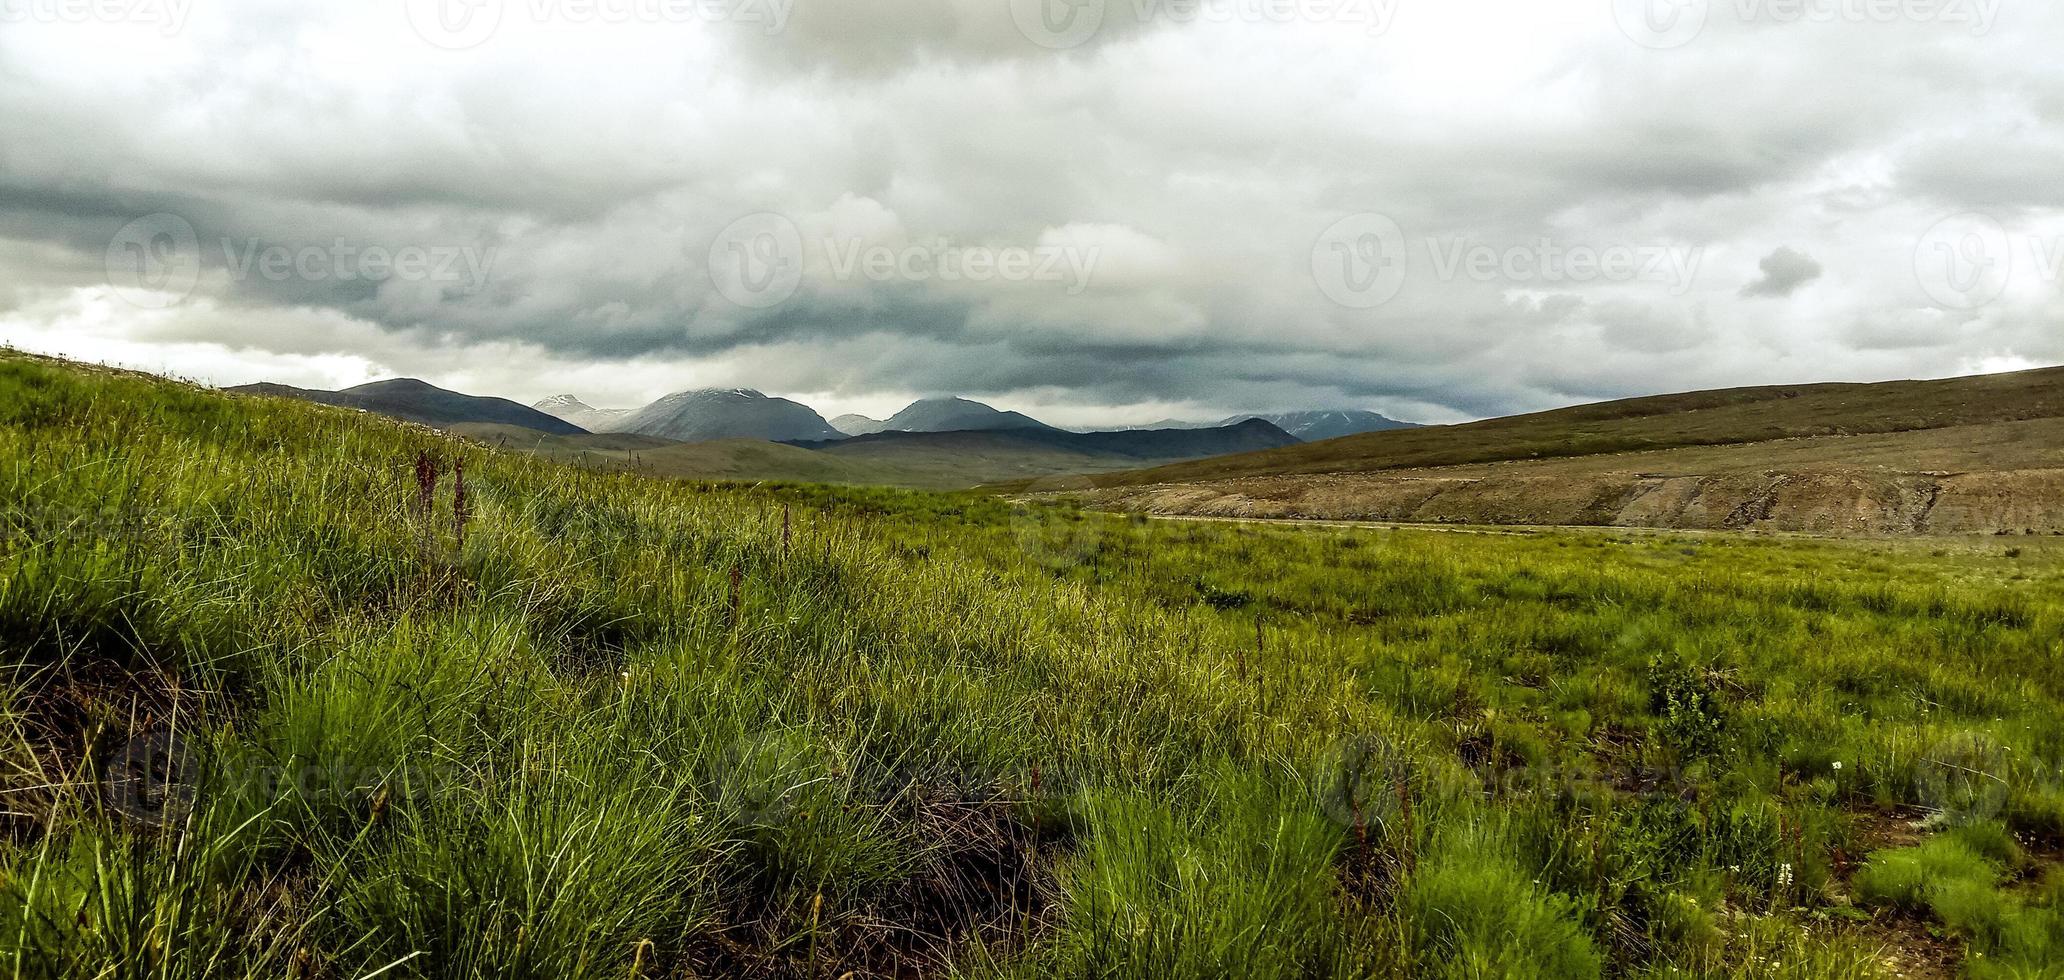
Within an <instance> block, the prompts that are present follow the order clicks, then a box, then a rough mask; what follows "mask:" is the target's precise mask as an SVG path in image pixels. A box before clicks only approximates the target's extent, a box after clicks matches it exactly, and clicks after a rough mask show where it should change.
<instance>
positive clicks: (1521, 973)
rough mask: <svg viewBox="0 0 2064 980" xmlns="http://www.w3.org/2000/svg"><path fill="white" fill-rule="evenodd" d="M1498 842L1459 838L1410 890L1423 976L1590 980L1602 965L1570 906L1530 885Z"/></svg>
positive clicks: (1439, 853)
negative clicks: (1423, 971)
mask: <svg viewBox="0 0 2064 980" xmlns="http://www.w3.org/2000/svg"><path fill="white" fill-rule="evenodd" d="M1503 850H1504V849H1503V848H1502V847H1501V846H1500V845H1499V844H1498V842H1496V841H1493V840H1488V839H1486V837H1485V835H1483V834H1481V833H1473V832H1461V833H1454V834H1452V835H1451V836H1450V838H1449V839H1448V840H1446V841H1444V842H1443V843H1442V844H1441V845H1440V846H1439V847H1438V848H1436V849H1435V851H1434V853H1433V854H1431V855H1430V856H1429V857H1428V859H1427V860H1426V861H1425V862H1424V863H1423V864H1422V865H1421V866H1420V869H1419V873H1418V875H1417V876H1416V877H1414V878H1413V880H1412V883H1411V886H1410V888H1409V889H1408V890H1407V892H1406V896H1405V902H1406V907H1407V910H1408V914H1409V915H1410V917H1411V922H1412V927H1413V931H1414V936H1415V946H1416V948H1417V951H1418V955H1419V961H1420V963H1421V964H1422V966H1423V969H1424V970H1425V974H1424V975H1428V976H1434V977H1441V978H1448V980H1493V978H1509V980H1590V978H1596V977H1598V976H1599V975H1600V972H1601V970H1602V965H1601V962H1600V960H1599V956H1598V953H1597V951H1596V950H1595V949H1593V948H1592V945H1591V940H1590V939H1589V938H1588V937H1587V936H1586V935H1585V934H1584V931H1583V929H1582V927H1581V925H1580V924H1579V921H1578V919H1577V917H1576V914H1575V909H1574V907H1573V905H1572V904H1571V903H1570V902H1569V901H1568V900H1567V899H1563V898H1560V897H1557V896H1555V895H1552V894H1549V893H1548V892H1546V891H1544V890H1543V889H1542V888H1541V887H1540V886H1539V885H1538V884H1535V883H1533V882H1531V881H1529V880H1528V878H1527V877H1526V876H1525V875H1524V874H1522V873H1521V872H1520V870H1519V869H1518V867H1516V866H1515V865H1514V864H1513V863H1512V861H1511V859H1510V858H1509V857H1507V856H1505V855H1504V854H1503V853H1502V852H1503Z"/></svg>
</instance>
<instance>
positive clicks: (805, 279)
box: [0, 0, 2064, 421]
mask: <svg viewBox="0 0 2064 980" xmlns="http://www.w3.org/2000/svg"><path fill="white" fill-rule="evenodd" d="M1042 3H1044V0H1023V2H1018V0H1011V2H1004V0H943V2H940V0H923V2H920V0H893V2H888V3H881V4H852V3H844V2H834V0H793V3H792V4H791V3H788V2H787V0H727V2H726V4H724V5H720V6H719V7H717V8H705V9H718V10H720V11H722V12H725V16H723V17H721V18H716V19H711V18H709V17H707V16H700V15H699V16H698V17H696V18H691V19H688V20H674V21H665V22H649V21H648V22H636V18H635V17H634V18H633V22H630V23H619V24H607V23H600V22H596V21H594V20H593V19H592V18H590V19H586V20H584V19H582V16H581V15H580V14H579V13H578V11H579V10H581V9H584V8H581V7H579V6H578V5H573V4H562V3H555V2H540V3H524V4H515V3H510V4H506V5H503V6H501V7H498V8H493V9H496V10H498V11H499V12H500V14H499V20H498V21H497V22H496V24H495V29H494V31H493V32H492V33H489V34H487V35H485V36H483V37H480V38H478V39H474V38H452V37H436V36H426V34H425V32H424V31H423V30H421V29H420V28H421V25H420V24H414V23H412V22H411V21H410V20H409V18H408V17H407V16H406V15H407V11H408V9H409V8H410V5H409V4H408V3H396V4H391V5H380V7H379V8H378V9H377V10H374V9H371V8H367V9H353V8H338V9H334V10H333V9H329V8H322V7H309V6H306V5H300V4H290V3H283V2H277V0H219V2H217V3H213V4H207V5H200V6H196V7H195V8H194V10H193V12H192V15H191V17H190V18H189V20H188V21H187V22H186V23H184V24H183V25H181V26H180V27H179V29H177V30H175V31H170V32H167V31H164V30H161V29H160V28H159V26H158V25H153V24H135V23H111V24H94V23H84V24H67V23H39V22H34V21H28V22H7V23H0V133H5V134H7V135H6V136H4V137H0V284H4V285H0V339H5V340H8V341H13V342H20V343H27V344H37V343H42V344H45V345H51V346H53V347H54V349H55V348H62V349H65V350H68V351H86V352H89V353H91V352H99V353H101V354H104V355H105V356H110V357H114V356H119V357H127V358H142V359H144V360H147V361H150V362H151V363H152V364H164V365H168V366H171V367H174V368H176V369H180V370H184V371H187V372H188V373H202V374H206V375H209V376H213V377H219V378H221V379H223V380H231V381H241V380H253V379H254V377H253V375H265V376H277V377H278V378H279V379H280V380H286V381H292V382H296V383H321V382H325V381H327V382H328V383H342V382H344V381H348V380H355V379H358V376H359V375H362V374H379V373H408V374H421V375H432V376H434V379H435V380H439V381H441V382H445V383H450V384H455V385H461V386H470V387H473V388H475V389H478V390H483V391H489V392H492V393H497V394H507V395H511V396H516V397H537V396H542V395H546V394H554V393H558V392H560V391H569V390H570V391H575V392H576V393H578V394H581V395H582V396H583V397H584V398H585V399H586V400H588V401H589V402H590V403H593V404H616V405H624V404H631V403H634V402H637V401H640V400H643V399H647V398H650V397H653V396H656V395H658V394H661V393H663V392H664V391H666V390H669V389H672V388H677V387H684V386H687V385H689V384H739V385H750V386H752V387H757V388H761V389H764V390H768V391H771V392H777V393H782V394H792V395H808V396H813V397H815V398H816V399H817V400H819V401H821V402H823V403H824V407H826V408H829V409H839V410H843V409H845V408H857V409H861V410H866V411H870V412H872V413H874V414H877V415H879V414H881V413H882V412H884V411H889V410H893V409H894V408H895V407H896V403H897V402H898V401H900V400H901V399H903V398H904V397H907V396H910V395H914V394H931V393H945V392H964V393H967V394H970V395H976V396H982V397H987V398H990V399H993V400H997V401H1000V402H1005V403H1012V404H1022V405H1027V406H1030V405H1034V404H1037V405H1045V406H1066V405H1075V406H1081V407H1082V409H1081V410H1082V411H1084V412H1103V413H1109V414H1112V415H1114V416H1122V417H1124V418H1127V419H1132V420H1139V421H1144V420H1145V418H1143V417H1140V416H1158V415H1164V414H1170V413H1175V412H1187V413H1191V414H1196V415H1200V416H1202V415H1207V414H1210V413H1213V412H1218V413H1219V414H1225V413H1229V412H1231V411H1235V410H1241V411H1245V410H1274V409H1291V408H1304V407H1315V406H1334V405H1338V406H1342V407H1349V406H1355V407H1367V408H1372V409H1375V410H1379V411H1386V412H1387V413H1389V414H1393V415H1403V416H1406V417H1424V418H1430V419H1434V420H1443V421H1444V420H1452V419H1456V418H1463V417H1473V416H1481V415H1489V414H1498V413H1502V412H1510V411H1522V410H1531V409H1538V408H1546V407H1551V406H1554V405H1558V404H1566V403H1568V402H1570V401H1575V400H1583V399H1589V398H1602V397H1614V396H1618V395H1625V394H1636V393H1641V392H1645V391H1654V390H1660V389H1671V388H1693V387H1708V386H1715V385H1725V384H1744V383H1758V382H1789V381H1805V380H1813V379H1815V378H1819V377H1823V376H1835V377H1844V378H1866V377H1888V376H1901V375H1926V374H1945V373H1952V372H1956V371H1961V370H1968V369H1970V368H1972V367H1973V366H1985V365H1998V364H2012V363H2018V362H2019V361H2023V360H2029V359H2047V358H2055V357H2058V356H2064V354H2060V352H2059V350H2058V344H2057V342H2056V341H2054V340H2052V339H2050V335H2051V333H2053V331H2045V330H2044V329H2043V328H2042V327H2041V326H2040V324H2042V323H2044V322H2046V321H2045V319H2044V318H2045V317H2048V316H2051V315H2052V314H2053V313H2054V312H2055V310H2054V307H2055V306H2056V305H2057V293H2058V290H2057V281H2058V277H2057V275H2056V274H2055V273H2056V271H2057V270H2056V269H2055V268H2054V266H2055V265H2058V264H2064V200H2060V199H2059V198H2058V196H2057V195H2058V191H2057V186H2058V185H2057V182H2056V180H2055V179H2054V175H2055V173H2056V169H2057V166H2056V165H2057V164H2058V162H2060V161H2064V150H2060V147H2064V108H2060V107H2064V69H2059V68H2058V67H2057V66H2056V64H2055V60H2054V58H2053V57H2052V55H2051V52H2052V51H2053V50H2054V48H2055V46H2056V44H2057V43H2058V42H2059V41H2064V13H2060V12H2058V11H2056V10H2053V9H2052V8H2051V7H2049V6H2047V5H2036V4H2033V3H2025V2H2023V3H2016V2H2012V0H2009V7H2010V8H2011V9H2009V10H2003V11H2001V12H2000V16H1999V17H1998V18H1997V19H1996V21H1995V22H1993V23H1992V24H1991V26H1990V28H1989V29H1987V30H1985V31H1982V32H1974V31H1973V30H1971V29H1969V28H1968V27H1967V26H1965V25H1956V24H1941V23H1930V22H1926V21H1914V22H1901V23H1893V24H1880V23H1844V22H1841V21H1840V20H1839V19H1837V20H1836V21H1835V22H1829V23H1800V24H1770V23H1735V22H1733V20H1732V19H1731V15H1730V16H1729V17H1716V19H1715V20H1714V21H1713V22H1712V24H1711V25H1709V27H1708V28H1707V30H1706V31H1705V32H1704V33H1703V34H1702V35H1700V36H1698V37H1697V38H1695V39H1692V40H1691V41H1690V42H1689V43H1685V44H1683V45H1681V46H1677V47H1673V48H1655V47H1649V46H1644V45H1643V44H1641V43H1637V41H1636V40H1635V39H1633V38H1630V36H1629V35H1628V34H1627V33H1625V32H1624V31H1623V30H1622V29H1621V27H1620V26H1619V25H1617V24H1616V23H1615V22H1614V20H1613V18H1612V16H1611V11H1610V10H1609V9H1608V8H1609V5H1607V4H1603V3H1599V2H1597V0H1554V2H1546V3H1542V2H1534V3H1522V2H1518V0H1513V2H1509V3H1508V2H1502V0H1500V2H1493V0H1483V2H1481V3H1470V4H1432V3H1420V2H1416V0H1397V2H1396V3H1391V2H1389V0H1367V2H1366V3H1365V4H1363V5H1361V6H1360V7H1359V8H1358V7H1357V6H1356V5H1355V4H1353V3H1349V4H1348V5H1347V6H1346V8H1345V9H1347V10H1349V11H1354V10H1357V9H1361V10H1366V11H1368V12H1369V13H1371V14H1372V15H1376V16H1372V17H1370V18H1369V19H1367V20H1366V21H1365V22H1344V21H1342V20H1341V19H1340V18H1339V17H1337V16H1333V17H1330V18H1329V17H1326V16H1319V15H1315V14H1313V13H1311V12H1312V11H1313V10H1317V9H1332V8H1331V7H1330V6H1329V7H1327V8H1319V7H1316V6H1314V5H1311V4H1303V5H1299V4H1294V3H1293V4H1288V5H1283V4H1275V3H1267V4H1264V3H1257V2H1238V0H1223V2H1217V3H1213V2H1211V0H1205V2H1203V3H1201V4H1192V5H1179V4H1172V3H1155V2H1137V0H1111V2H1107V3H1101V4H1099V3H1095V2H1090V3H1087V4H1083V5H1069V4H1059V5H1056V6H1050V7H1048V8H1046V9H1045V12H1046V13H1048V14H1053V15H1054V16H1055V17H1056V18H1057V19H1052V20H1045V21H1027V20H1026V19H1025V18H1026V16H1027V15H1028V12H1029V13H1031V14H1039V13H1040V12H1041V10H1042V7H1041V4H1042ZM624 9H632V8H624ZM1284 10H1287V11H1289V13H1288V15H1282V14H1280V13H1272V11H1284ZM1084 12H1090V13H1094V14H1095V15H1096V16H1095V18H1094V24H1093V25H1091V26H1093V28H1094V29H1092V30H1086V31H1085V30H1080V28H1082V27H1083V25H1085V24H1087V23H1088V22H1086V21H1080V20H1076V19H1073V18H1075V17H1077V16H1079V15H1082V14H1083V13H1084ZM1028 25H1029V26H1028ZM1070 32H1073V33H1070ZM432 33H433V34H434V32H432ZM1959 211H1978V212H1982V213H1983V217H1984V218H1985V219H1986V220H1988V221H1991V222H1993V223H1995V224H1996V225H1997V226H1998V228H1999V231H1998V233H1997V234H1996V235H1990V233H1988V236H1989V237H1988V236H1980V238H1981V239H1982V240H1979V241H1978V243H1977V245H1976V246H1973V245H1970V244H1969V243H1968V242H1966V241H1964V240H1963V239H1962V238H1959V239H1958V240H1956V241H1951V242H1948V243H1946V244H1947V245H1949V246H1950V250H1949V251H1948V252H1942V251H1940V250H1939V249H1938V248H1936V247H1935V246H1937V245H1938V244H1942V243H1939V242H1937V240H1936V239H1938V238H1940V237H1941V235H1940V233H1939V231H1938V229H1940V228H1942V227H1943V225H1942V224H1941V222H1942V221H1943V219H1944V217H1945V215H1946V214H1954V213H1956V212H1959ZM755 214H772V215H776V216H778V219H777V220H778V221H779V222H780V223H781V224H778V225H773V226H764V225H755V224H753V223H752V222H755V221H762V219H756V218H752V217H750V216H752V215H755ZM154 215H172V216H175V217H176V218H177V219H178V220H179V221H181V222H183V223H184V224H185V225H186V226H187V227H190V228H191V230H192V239H193V242H194V245H193V249H194V251H195V254H193V255H190V256H179V255H169V254H155V253H151V252H150V251H149V249H148V248H144V249H143V250H141V251H138V250H137V246H138V245H139V244H141V245H145V246H148V245H150V244H151V243H150V242H144V243H135V242H130V243H127V244H126V245H125V244H124V238H123V236H124V235H125V229H130V228H132V223H134V222H136V221H137V220H138V219H146V218H150V216H154ZM742 219H743V220H744V221H745V222H746V224H745V225H744V226H743V227H746V228H748V229H760V230H764V229H765V228H767V227H772V228H776V229H792V231H786V230H784V231H782V234H779V235H773V236H772V237H767V236H762V235H758V234H750V235H746V234H741V233H739V231H738V229H739V228H740V227H741V225H740V222H741V220H742ZM150 220H158V219H154V218H152V219H150ZM1954 227H1957V228H1959V229H1961V228H1963V227H1964V226H1963V225H1957V226H1954ZM1978 227H1980V228H1983V229H1989V228H1991V227H1992V226H1991V225H1980V226H1978ZM1343 229H1344V231H1343ZM176 237H177V236H174V238H176ZM166 240H167V241H169V240H171V239H166ZM153 241H157V240H156V239H153ZM1772 242H1787V243H1790V244H1788V245H1786V246H1785V247H1783V248H1779V249H1777V250H1776V251H1775V252H1771V251H1769V248H1770V243H1772ZM111 247H112V248H111ZM125 247H126V248H128V249H129V251H123V250H122V249H123V248H125ZM768 248H771V251H769V250H767V249H768ZM1989 249H1994V250H1997V251H1998V253H1999V254H1997V255H1995V254H1992V251H1988V250H1989ZM111 255H112V256H113V260H112V261H113V264H112V265H111V258H110V256H111ZM368 255H374V256H377V257H379V261H373V262H371V263H370V265H369V264H367V256H368ZM154 256H155V257H154ZM273 256H279V257H283V258H282V259H281V261H284V263H285V264H284V265H281V264H279V263H278V262H274V261H273V260H272V259H271V258H269V257H273ZM405 256H406V257H414V258H416V259H419V260H420V262H418V263H415V264H412V265H410V266H409V268H407V269H403V268H402V267H401V264H400V263H399V262H398V261H397V260H400V259H402V258H403V257H405ZM1759 256H1760V258H1759ZM2051 258H2054V259H2057V260H2059V262H2056V263H2051V262H2048V261H2047V260H2048V259H2051ZM1950 261H1963V262H1965V263H1966V264H1967V265H1968V266H1969V267H1971V268H1980V267H1983V268H1987V269H1998V270H2003V271H2004V272H2005V273H2007V274H2005V275H2002V276H2000V277H1999V278H2000V280H2001V281H2000V283H1999V287H2000V288H1999V289H1997V290H1996V293H1997V295H1983V296H1979V297H1978V298H1980V299H1982V300H1983V302H1981V303H1975V304H1970V305H1969V307H1968V308H1967V307H1966V306H1964V305H1960V304H1967V303H1969V301H1970V300H1971V299H1972V298H1973V296H1974V294H1973V293H1971V292H1969V291H1955V290H1951V291H1945V290H1943V289H1942V288H1941V285H1942V283H1943V282H1945V281H1947V282H1951V283H1954V282H1955V281H1957V279H1958V278H1959V276H1960V274H1961V271H1962V268H1961V267H1956V266H1943V267H1941V268H1940V269H1935V268H1933V267H1931V266H1930V265H1929V263H1931V262H1950ZM268 262H272V264H268ZM1988 262H1991V263H1994V264H1992V265H1986V263H1988ZM138 263H141V264H138ZM2000 263H2004V264H2000ZM1823 267H1825V269H1831V270H1835V271H1834V272H1833V273H1827V272H1825V271H1824V268H1823ZM167 273H170V275H169V276H168V275H167ZM741 274H743V278H741ZM140 275H141V276H142V278H139V276H140ZM181 277H187V278H181ZM189 280H190V281H189ZM165 282H170V283H172V284H173V285H176V286H180V287H181V289H180V290H178V291H176V294H175V293H174V292H167V291H165V290H162V289H160V290H157V291H152V290H151V289H147V288H141V287H143V286H149V285H150V284H151V283H158V284H160V285H162V284H164V283H165ZM1809 282H1810V283H1812V284H1813V286H1812V288H1811V289H1810V290H1809V289H1804V288H1803V287H1804V286H1805V285H1806V284H1807V283H1809ZM756 283H759V284H764V285H767V286H769V288H768V289H766V290H762V289H760V288H758V286H755V285H754V284H756ZM1744 283H1747V284H1748V285H1747V286H1746V288H1744V285H1743V284H1744ZM742 286H753V287H754V288H751V289H747V290H746V294H745V295H744V297H743V298H744V299H745V300H746V302H740V288H741V287H742ZM1986 292H1988V293H1991V292H1995V291H1994V290H1987V291H1986ZM1770 297H1791V298H1792V302H1789V303H1783V304H1776V303H1770V302H1767V298H1770ZM139 300H140V301H141V302H140V303H139V302H138V301H139ZM2047 322H2054V319H2052V320H2049V321H2047ZM79 338H84V339H79ZM82 345H83V346H82ZM1221 410H1222V411H1221Z"/></svg>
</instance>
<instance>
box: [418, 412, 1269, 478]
mask: <svg viewBox="0 0 2064 980" xmlns="http://www.w3.org/2000/svg"><path fill="white" fill-rule="evenodd" d="M453 431H455V432H458V433H459V434H461V435H465V436H467V437H469V438H473V439H478V440H480V441H483V442H487V443H489V444H492V445H495V446H499V447H502V448H505V449H512V450H521V451H524V452H530V453H535V454H537V455H539V456H543V457H546V458H548V459H555V460H559V461H561V462H568V463H577V464H580V465H583V466H590V467H594V468H598V469H608V470H633V471H636V472H641V473H649V474H651V475H654V476H669V477H682V478H689V479H702V480H795V481H809V482H817V483H851V484H887V485H893V486H905V487H919V488H926V489H936V490H950V489H960V488H965V487H972V486H977V485H980V484H985V483H997V482H1003V481H1008V480H1018V479H1038V478H1041V477H1049V476H1059V475H1064V474H1075V473H1100V472H1107V471H1110V470H1120V469H1131V468H1134V467H1138V466H1143V465H1153V464H1156V463H1165V462H1173V461H1176V460H1182V459H1195V458H1197V457H1199V456H1205V455H1211V454H1213V453H1225V452H1237V451H1240V450H1244V449H1254V448H1260V447H1263V446H1276V445H1287V444H1288V443H1289V442H1290V441H1292V440H1291V437H1290V436H1289V435H1287V434H1285V433H1284V432H1283V431H1282V430H1280V429H1277V428H1275V427H1274V426H1271V425H1269V424H1268V423H1266V422H1259V421H1256V422H1250V423H1247V424H1245V425H1240V426H1234V427H1231V428H1227V429H1201V430H1192V431H1182V432H1096V433H1079V432H1061V431H1059V430H1054V429H1004V430H991V431H967V432H883V433H877V434H875V435H870V436H862V437H859V438H854V439H841V440H820V441H815V442H809V443H804V444H801V445H786V444H777V443H771V442H766V441H762V440H752V439H723V440H715V441H708V442H693V443H683V442H675V441H672V440H668V439H661V438H658V437H654V436H645V435H635V434H631V433H621V432H618V433H598V434H593V435H577V436H548V435H544V434H541V433H537V432H529V431H525V430H523V429H517V428H512V427H509V426H499V425H465V426H458V427H455V428H454V430H453Z"/></svg>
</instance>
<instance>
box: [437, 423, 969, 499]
mask: <svg viewBox="0 0 2064 980" xmlns="http://www.w3.org/2000/svg"><path fill="white" fill-rule="evenodd" d="M451 431H452V432H453V433H454V434H456V435H461V436H465V437H466V438H468V439H473V440H475V441H477V442H480V443H483V444H485V445H489V446H494V447H496V448H499V449H505V450H508V451H511V452H524V453H530V454H532V455H536V456H542V457H544V458H546V459H550V460H553V461H555V462H560V463H569V464H573V465H577V466H586V467H591V468H595V469H604V470H613V471H621V472H629V473H641V474H644V475H646V476H654V477H671V478H677V479H691V480H780V481H789V482H803V483H842V484H881V485H886V486H928V487H952V486H956V485H958V486H965V485H968V484H967V483H961V482H958V481H957V478H956V477H955V476H954V475H953V474H952V473H951V472H947V471H936V472H927V471H921V470H916V469H908V468H898V467H895V466H891V465H874V464H871V463H870V462H869V461H867V460H851V459H844V458H840V457H837V456H832V455H829V454H827V453H820V452H812V451H811V450H808V449H799V448H797V447H795V446H787V445H782V444H781V443H776V442H762V441H760V440H757V439H721V440H717V441H715V442H675V441H673V440H671V439H661V438H659V437H657V436H640V435H632V434H629V433H596V434H593V435H582V436H542V435H540V434H539V433H536V432H526V431H524V430H522V429H518V428H516V427H514V426H490V425H455V426H452V427H451ZM970 482H972V481H970Z"/></svg>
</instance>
